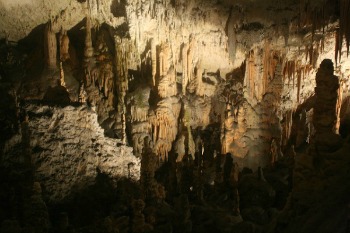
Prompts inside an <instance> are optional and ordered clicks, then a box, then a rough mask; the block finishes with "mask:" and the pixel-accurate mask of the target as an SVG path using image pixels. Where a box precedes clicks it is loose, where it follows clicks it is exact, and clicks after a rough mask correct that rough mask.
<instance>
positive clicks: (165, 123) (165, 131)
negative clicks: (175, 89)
mask: <svg viewBox="0 0 350 233" xmlns="http://www.w3.org/2000/svg"><path fill="white" fill-rule="evenodd" d="M180 111H181V104H180V102H179V99H178V98H177V97H175V96H173V97H168V98H165V99H162V100H161V101H159V102H158V104H157V108H156V111H155V114H154V115H151V116H150V117H149V122H150V123H151V124H152V129H153V141H154V142H155V152H156V154H157V155H159V156H160V157H161V158H162V159H163V160H164V159H165V160H166V159H167V155H168V152H169V151H170V150H171V148H172V143H173V141H174V140H175V138H176V135H177V128H178V118H179V115H180Z"/></svg>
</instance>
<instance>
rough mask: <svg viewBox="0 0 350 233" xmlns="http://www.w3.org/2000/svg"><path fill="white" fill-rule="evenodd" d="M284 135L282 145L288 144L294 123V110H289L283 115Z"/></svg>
mask: <svg viewBox="0 0 350 233" xmlns="http://www.w3.org/2000/svg"><path fill="white" fill-rule="evenodd" d="M283 122H284V123H283V128H282V130H283V135H282V146H286V145H287V142H288V140H289V137H290V135H291V132H292V124H293V110H288V111H286V113H285V114H284V117H283Z"/></svg>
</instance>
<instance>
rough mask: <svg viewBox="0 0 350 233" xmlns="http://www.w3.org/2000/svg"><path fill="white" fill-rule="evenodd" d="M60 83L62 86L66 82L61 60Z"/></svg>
mask: <svg viewBox="0 0 350 233" xmlns="http://www.w3.org/2000/svg"><path fill="white" fill-rule="evenodd" d="M60 84H61V86H63V87H65V86H66V83H65V81H64V70H63V62H62V61H60Z"/></svg>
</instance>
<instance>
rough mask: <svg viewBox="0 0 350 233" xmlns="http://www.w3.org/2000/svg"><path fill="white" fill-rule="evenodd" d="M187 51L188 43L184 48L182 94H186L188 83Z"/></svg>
mask: <svg viewBox="0 0 350 233" xmlns="http://www.w3.org/2000/svg"><path fill="white" fill-rule="evenodd" d="M187 51H188V44H184V45H183V48H182V94H183V95H186V88H187V84H188V76H187V75H188V71H187V64H188V63H187V62H188V61H187Z"/></svg>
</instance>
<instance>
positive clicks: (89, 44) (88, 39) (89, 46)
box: [84, 16, 94, 58]
mask: <svg viewBox="0 0 350 233" xmlns="http://www.w3.org/2000/svg"><path fill="white" fill-rule="evenodd" d="M84 55H85V57H86V58H91V57H92V56H93V55H94V49H93V47H92V40H91V19H90V16H87V17H86V34H85V50H84Z"/></svg>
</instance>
